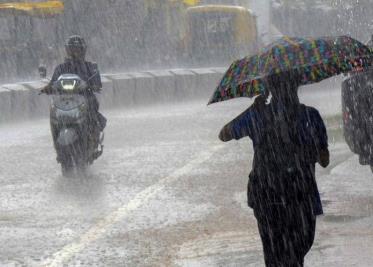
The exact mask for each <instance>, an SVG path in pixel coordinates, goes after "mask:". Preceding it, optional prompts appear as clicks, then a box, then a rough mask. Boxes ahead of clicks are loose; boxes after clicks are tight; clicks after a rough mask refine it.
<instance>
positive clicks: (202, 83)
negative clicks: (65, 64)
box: [0, 68, 225, 122]
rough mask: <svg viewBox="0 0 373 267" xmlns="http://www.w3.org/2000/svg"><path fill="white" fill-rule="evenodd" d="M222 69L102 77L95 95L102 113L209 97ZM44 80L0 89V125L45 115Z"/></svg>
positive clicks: (121, 74)
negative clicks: (41, 92) (119, 108)
mask: <svg viewBox="0 0 373 267" xmlns="http://www.w3.org/2000/svg"><path fill="white" fill-rule="evenodd" d="M224 72H225V68H205V69H171V70H153V71H144V72H128V73H118V74H104V75H102V84H103V89H102V92H101V93H100V94H98V95H97V97H98V99H99V101H100V105H101V108H102V109H103V110H107V109H111V108H115V107H132V106H149V105H154V104H160V103H169V102H176V101H188V100H193V99H198V98H202V97H204V98H208V97H209V95H210V94H212V92H213V90H214V89H215V88H216V86H217V85H218V83H219V81H220V79H221V77H222V76H223V73H224ZM46 84H47V81H45V80H39V81H32V82H23V83H16V84H4V85H1V86H0V114H1V115H0V122H6V121H17V120H24V119H32V118H40V117H46V116H48V114H49V112H48V110H49V105H50V100H49V97H48V96H46V95H39V91H40V89H41V88H43V86H45V85H46Z"/></svg>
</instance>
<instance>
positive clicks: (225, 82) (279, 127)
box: [209, 36, 372, 267]
mask: <svg viewBox="0 0 373 267" xmlns="http://www.w3.org/2000/svg"><path fill="white" fill-rule="evenodd" d="M371 60H372V56H371V54H370V51H369V49H368V48H367V47H366V46H364V45H363V44H361V43H360V42H358V41H356V40H354V39H352V38H350V37H346V36H342V37H336V38H318V39H301V38H289V37H284V38H281V39H280V40H278V41H277V42H275V43H273V44H272V45H270V46H269V47H267V48H265V49H264V51H263V52H262V53H261V54H259V55H255V56H253V57H247V58H244V59H242V60H238V61H236V62H234V63H233V64H232V65H231V67H230V68H229V70H228V71H227V73H226V74H225V76H224V77H223V79H222V81H221V83H220V85H219V87H218V88H217V90H216V92H215V94H214V95H213V97H212V99H211V100H210V102H209V103H215V102H219V101H222V100H227V99H230V98H234V97H237V96H249V97H252V96H255V95H259V96H258V97H257V98H256V99H255V102H254V104H253V105H252V106H251V107H249V108H248V109H247V110H246V111H245V112H243V113H242V114H241V115H239V116H238V117H237V118H235V119H234V120H233V121H231V122H230V123H228V124H227V125H225V126H224V127H223V129H222V130H221V132H220V134H219V138H220V139H221V140H222V141H224V142H227V141H230V140H232V139H237V140H238V139H240V138H242V137H245V136H249V137H250V138H251V139H252V141H253V146H254V160H253V169H252V171H251V173H250V176H249V177H250V180H249V185H248V204H249V206H250V207H252V208H253V209H254V215H255V217H256V219H257V221H258V228H259V233H260V236H261V240H262V243H263V250H264V260H265V264H266V266H271V267H278V266H284V267H288V266H303V264H304V257H305V255H306V254H307V252H308V251H309V250H310V248H311V247H312V244H313V240H314V235H315V224H316V215H320V214H322V213H323V211H322V206H321V200H320V196H319V192H318V189H317V185H316V180H315V164H316V162H318V163H319V164H320V165H321V166H323V167H327V166H328V164H329V151H328V142H327V134H326V129H325V125H324V123H323V121H322V119H321V116H320V114H319V113H318V111H317V110H316V109H314V108H311V107H307V106H305V105H302V104H300V102H299V99H298V95H297V89H298V87H299V86H300V85H304V84H309V83H312V82H318V81H320V80H322V79H325V78H328V77H331V76H333V75H336V74H338V73H341V72H346V71H351V70H352V69H354V68H356V67H365V66H368V65H370V62H371ZM269 93H270V94H271V95H272V98H271V101H270V103H269V104H267V101H266V98H267V95H268V94H269Z"/></svg>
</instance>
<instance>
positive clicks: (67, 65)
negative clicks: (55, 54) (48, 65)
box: [51, 59, 102, 92]
mask: <svg viewBox="0 0 373 267" xmlns="http://www.w3.org/2000/svg"><path fill="white" fill-rule="evenodd" d="M67 73H71V74H76V75H78V76H79V77H80V78H81V79H83V80H84V81H86V82H87V83H88V86H89V88H90V89H91V90H92V91H93V92H98V91H100V89H101V88H102V83H101V77H100V72H99V70H98V67H97V64H96V63H92V62H89V61H73V60H71V59H66V61H65V62H64V63H62V64H60V65H58V66H57V67H56V68H55V70H54V73H53V76H52V79H51V83H53V82H55V81H57V79H58V77H60V75H62V74H67Z"/></svg>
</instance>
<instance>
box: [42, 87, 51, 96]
mask: <svg viewBox="0 0 373 267" xmlns="http://www.w3.org/2000/svg"><path fill="white" fill-rule="evenodd" d="M51 93H52V86H51V85H49V84H48V85H46V86H45V87H44V88H43V89H41V90H40V94H47V95H48V94H51Z"/></svg>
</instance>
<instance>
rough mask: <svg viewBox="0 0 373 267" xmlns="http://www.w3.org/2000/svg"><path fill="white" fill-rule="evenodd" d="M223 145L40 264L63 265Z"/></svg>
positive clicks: (150, 188)
mask: <svg viewBox="0 0 373 267" xmlns="http://www.w3.org/2000/svg"><path fill="white" fill-rule="evenodd" d="M223 147H224V145H223V144H221V145H215V146H214V147H212V149H210V150H209V151H204V152H202V153H201V154H199V155H198V156H197V157H196V158H195V159H194V160H192V161H190V162H189V163H188V164H186V165H185V166H184V167H182V168H180V169H177V170H176V171H175V172H173V173H171V174H170V175H169V176H168V177H166V178H163V179H162V180H160V181H159V182H158V183H156V184H154V185H152V186H150V187H148V188H146V189H145V190H143V191H141V192H140V193H138V194H137V195H136V196H135V197H134V198H133V199H132V200H131V201H129V202H128V203H127V205H125V206H122V207H120V208H118V209H117V210H115V211H114V212H112V213H110V214H109V215H108V216H106V217H105V218H103V219H102V220H101V221H99V222H98V223H97V224H96V225H94V226H93V227H92V228H90V229H89V230H88V231H87V232H86V233H85V234H83V235H82V236H81V237H80V238H79V240H77V241H75V242H73V243H71V244H68V245H66V246H64V247H63V248H62V249H61V250H59V251H57V252H56V253H54V254H53V256H52V257H50V258H49V259H46V260H45V261H44V262H42V264H41V266H45V267H47V266H48V267H55V266H56V267H57V266H63V264H64V263H66V262H67V261H69V260H70V259H71V258H72V257H73V256H74V255H76V254H77V253H79V252H80V251H82V250H83V249H84V248H85V247H87V246H88V245H89V244H90V243H92V242H94V241H95V240H97V239H99V238H100V237H102V236H103V235H105V233H106V231H107V230H108V229H109V228H110V227H111V226H113V225H114V224H115V223H117V222H119V221H121V220H123V219H124V218H125V217H126V216H127V215H128V214H129V213H130V212H131V211H134V210H136V209H138V208H139V207H140V206H141V205H143V204H144V203H146V202H147V201H149V200H150V199H151V198H152V197H154V196H155V195H156V194H157V193H159V192H160V191H162V190H163V189H164V188H165V187H166V186H167V185H168V184H170V183H172V182H174V181H175V180H177V179H178V178H180V177H181V176H183V175H185V174H187V173H189V172H191V171H193V170H194V169H195V168H196V167H197V166H198V165H201V164H202V163H204V162H205V161H207V160H208V159H209V158H211V156H212V155H213V154H214V153H215V152H216V151H218V150H220V149H221V148H223Z"/></svg>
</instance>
